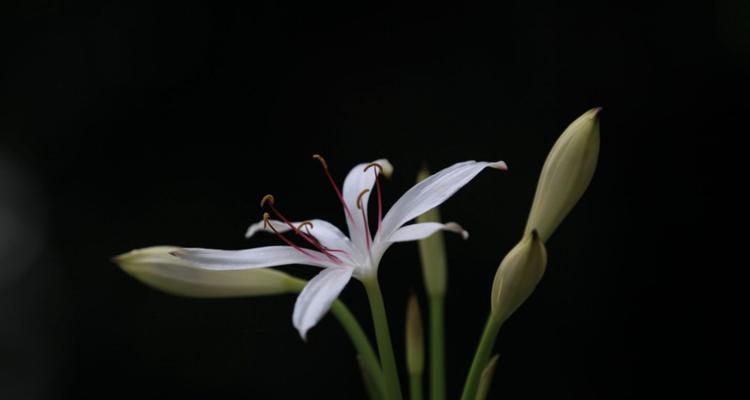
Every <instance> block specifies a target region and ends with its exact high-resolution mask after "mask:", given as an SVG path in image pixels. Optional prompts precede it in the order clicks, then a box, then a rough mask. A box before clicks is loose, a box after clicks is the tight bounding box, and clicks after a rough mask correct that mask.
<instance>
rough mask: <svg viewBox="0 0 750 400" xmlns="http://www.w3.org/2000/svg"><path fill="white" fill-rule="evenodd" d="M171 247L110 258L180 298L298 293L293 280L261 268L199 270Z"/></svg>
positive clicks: (145, 281) (145, 249)
mask: <svg viewBox="0 0 750 400" xmlns="http://www.w3.org/2000/svg"><path fill="white" fill-rule="evenodd" d="M176 250H179V247H174V246H155V247H147V248H143V249H138V250H133V251H130V252H128V253H125V254H121V255H119V256H116V257H114V258H113V259H112V261H114V262H115V263H116V264H117V265H119V266H120V267H121V268H122V269H123V270H124V271H125V272H127V273H128V274H130V275H131V276H133V277H134V278H136V279H138V280H139V281H141V282H143V283H145V284H146V285H148V286H151V287H153V288H155V289H158V290H161V291H164V292H167V293H169V294H173V295H177V296H184V297H201V298H210V297H241V296H267V295H274V294H282V293H292V292H295V291H298V290H297V288H298V287H299V286H300V284H304V282H303V281H300V280H299V279H297V278H294V277H291V276H289V275H287V274H285V273H283V272H281V271H277V270H273V269H269V268H261V269H247V270H233V271H212V270H206V269H201V268H199V267H198V266H195V265H193V264H191V263H190V262H188V261H185V260H182V259H180V258H177V257H175V256H173V255H172V254H171V253H172V252H174V251H176Z"/></svg>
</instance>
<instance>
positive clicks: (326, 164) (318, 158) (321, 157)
mask: <svg viewBox="0 0 750 400" xmlns="http://www.w3.org/2000/svg"><path fill="white" fill-rule="evenodd" d="M312 157H313V158H314V159H316V160H318V161H320V163H321V164H323V168H324V169H328V163H327V162H326V160H325V158H323V156H321V155H320V154H313V156H312Z"/></svg>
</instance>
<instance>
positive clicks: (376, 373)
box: [289, 279, 385, 392]
mask: <svg viewBox="0 0 750 400" xmlns="http://www.w3.org/2000/svg"><path fill="white" fill-rule="evenodd" d="M306 284H307V282H305V281H303V280H299V279H293V280H290V281H289V285H290V286H289V287H290V291H292V292H296V293H299V292H301V291H302V289H304V287H305V285H306ZM331 313H332V314H333V315H334V316H335V317H336V319H338V320H339V323H340V324H341V326H342V327H343V328H344V331H346V333H347V335H349V339H350V340H351V341H352V345H354V349H355V350H356V351H357V354H358V355H359V358H360V363H361V364H362V367H363V368H365V369H366V370H367V371H365V373H369V374H370V376H371V377H372V379H373V380H374V381H375V382H374V383H375V384H376V385H378V387H380V389H381V392H382V391H383V389H384V387H385V386H384V385H385V382H384V380H383V372H382V370H381V369H380V362H379V361H378V356H377V355H376V354H375V350H373V348H372V345H371V344H370V340H369V339H368V338H367V335H366V334H365V331H364V330H362V326H360V325H359V322H357V319H356V318H355V317H354V315H352V313H351V311H349V308H348V307H346V304H344V302H342V301H341V300H338V299H336V301H334V302H333V304H331Z"/></svg>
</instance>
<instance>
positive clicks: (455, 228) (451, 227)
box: [443, 222, 469, 240]
mask: <svg viewBox="0 0 750 400" xmlns="http://www.w3.org/2000/svg"><path fill="white" fill-rule="evenodd" d="M443 229H444V230H446V231H450V232H455V233H458V234H460V235H461V238H462V239H463V240H466V239H468V238H469V232H467V231H466V230H464V228H462V227H461V225H459V224H457V223H455V222H448V223H446V224H445V227H444V228H443Z"/></svg>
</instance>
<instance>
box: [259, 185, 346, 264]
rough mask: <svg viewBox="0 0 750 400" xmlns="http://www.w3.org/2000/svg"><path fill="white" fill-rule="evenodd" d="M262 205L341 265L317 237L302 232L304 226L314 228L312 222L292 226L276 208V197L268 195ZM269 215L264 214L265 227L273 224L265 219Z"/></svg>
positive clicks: (264, 197)
mask: <svg viewBox="0 0 750 400" xmlns="http://www.w3.org/2000/svg"><path fill="white" fill-rule="evenodd" d="M260 204H261V206H265V205H268V207H269V208H270V209H271V211H273V213H274V214H275V215H276V217H278V218H279V219H280V220H281V221H283V222H284V224H286V226H288V227H289V228H290V229H291V230H292V232H294V233H296V234H297V235H299V236H301V237H302V238H303V239H305V240H306V241H307V242H308V243H310V244H311V245H313V246H315V247H316V248H317V249H318V250H320V251H321V252H322V253H323V254H325V255H326V257H328V258H330V259H331V260H332V261H334V262H337V263H340V262H341V261H340V260H339V259H338V258H336V257H335V256H334V255H332V254H331V253H330V252H329V251H328V250H327V249H326V248H325V247H323V246H321V245H320V242H319V241H318V239H315V237H313V236H312V235H310V234H309V233H305V232H303V231H301V230H300V228H301V227H302V226H305V225H310V227H312V226H313V225H312V222H310V221H305V222H303V223H301V224H300V225H299V226H294V224H292V223H291V221H289V220H288V219H287V218H286V217H285V216H284V214H282V213H281V212H280V211H279V210H278V209H277V208H276V206H275V205H274V197H273V196H272V195H270V194H267V195H265V196H263V200H261V202H260ZM267 214H268V213H264V214H263V221H264V222H263V223H264V226H265V225H268V226H271V224H270V223H268V222H267V221H266V220H265V217H266V215H267ZM269 218H270V217H269ZM271 228H272V230H273V231H274V232H276V230H274V229H273V226H271ZM284 239H286V238H284ZM286 241H287V240H285V242H286Z"/></svg>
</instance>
